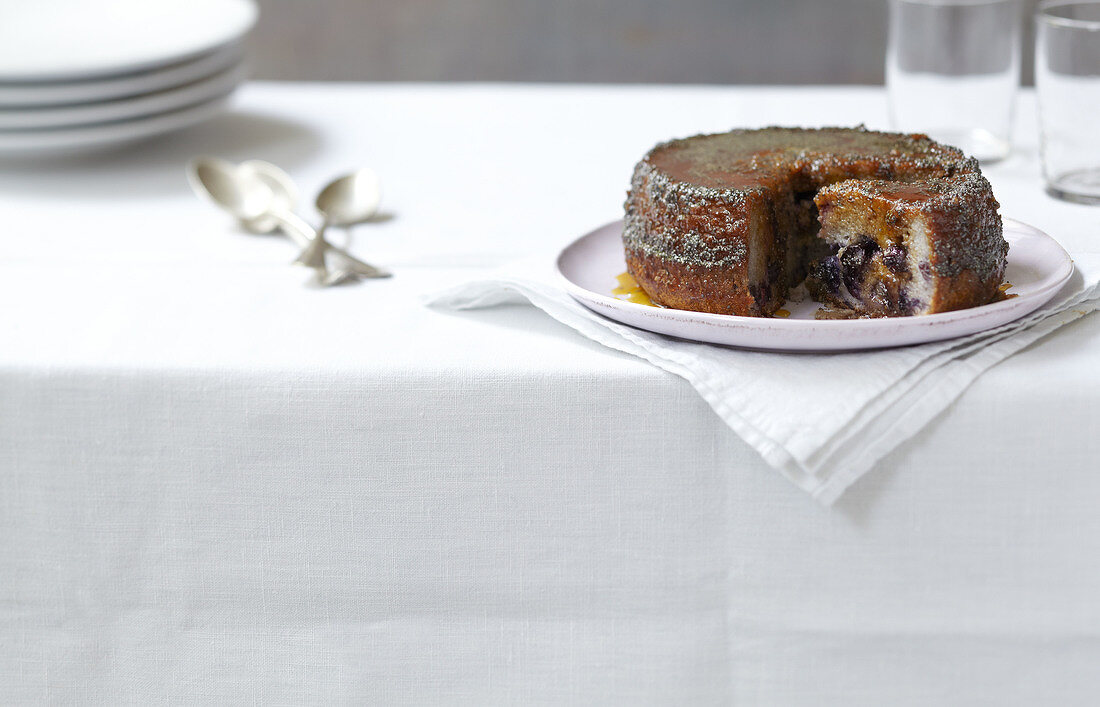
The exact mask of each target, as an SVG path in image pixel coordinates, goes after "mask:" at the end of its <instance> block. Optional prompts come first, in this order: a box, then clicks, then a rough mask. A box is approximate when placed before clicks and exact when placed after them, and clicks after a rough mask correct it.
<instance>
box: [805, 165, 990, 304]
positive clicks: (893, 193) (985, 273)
mask: <svg viewBox="0 0 1100 707" xmlns="http://www.w3.org/2000/svg"><path fill="white" fill-rule="evenodd" d="M814 203H815V204H816V205H817V209H818V218H819V219H820V221H821V229H820V231H819V232H818V237H819V238H820V239H822V240H823V241H824V242H825V244H826V245H827V246H828V249H829V252H828V253H827V254H826V255H825V256H823V257H821V258H819V259H818V260H816V261H815V262H814V263H813V264H812V265H811V266H810V276H809V278H808V279H807V286H808V287H809V289H810V292H811V293H812V294H813V295H814V297H815V299H818V300H819V301H822V302H824V303H826V304H828V305H831V306H832V307H833V310H832V311H829V310H826V311H825V312H824V315H825V316H827V317H843V316H851V317H868V316H871V317H884V316H885V317H896V316H909V315H914V314H933V313H935V312H947V311H951V310H955V309H962V308H965V307H973V306H974V305H975V304H980V303H984V302H990V301H992V300H993V299H995V298H996V297H997V295H998V294H999V292H998V288H999V286H1000V284H1001V280H1002V279H1003V277H1004V267H1005V256H1006V254H1007V252H1008V244H1007V243H1006V242H1005V240H1004V238H1003V237H1002V235H1001V219H1000V216H999V215H998V213H997V208H998V204H997V201H996V199H994V198H993V193H992V190H991V189H990V187H989V182H988V181H987V180H986V179H985V177H983V176H981V175H980V174H975V173H971V174H964V175H959V176H955V177H952V178H949V179H925V180H921V181H920V182H919V183H913V184H906V183H901V182H894V181H883V180H845V181H842V182H838V183H836V184H832V185H830V186H826V187H824V188H822V189H821V190H820V191H819V192H818V193H817V196H816V197H815V198H814Z"/></svg>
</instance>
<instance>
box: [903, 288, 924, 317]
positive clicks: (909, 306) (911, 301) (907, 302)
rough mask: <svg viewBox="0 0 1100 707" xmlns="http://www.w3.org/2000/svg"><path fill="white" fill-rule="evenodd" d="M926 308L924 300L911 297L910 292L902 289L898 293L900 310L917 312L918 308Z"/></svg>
mask: <svg viewBox="0 0 1100 707" xmlns="http://www.w3.org/2000/svg"><path fill="white" fill-rule="evenodd" d="M921 309H924V302H922V301H920V300H919V299H916V298H915V297H914V298H910V297H909V293H908V292H907V291H905V290H902V291H901V292H899V293H898V310H899V311H902V312H916V311H917V310H921Z"/></svg>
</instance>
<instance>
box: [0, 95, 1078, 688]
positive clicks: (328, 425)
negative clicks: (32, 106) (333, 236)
mask: <svg viewBox="0 0 1100 707" xmlns="http://www.w3.org/2000/svg"><path fill="white" fill-rule="evenodd" d="M1020 108H1021V110H1020V111H1019V113H1020V115H1019V118H1020V120H1019V123H1020V125H1019V129H1018V131H1017V142H1018V147H1017V150H1016V151H1015V152H1014V154H1013V156H1012V157H1011V158H1010V159H1009V160H1007V161H1006V162H1004V163H1002V164H999V165H995V166H992V167H990V168H989V169H988V170H986V171H987V174H988V176H989V178H990V180H991V181H992V182H993V185H994V189H995V190H996V193H997V194H998V197H999V198H1000V200H1001V203H1002V205H1003V213H1004V214H1005V215H1008V216H1013V217H1015V218H1019V219H1021V220H1023V221H1025V222H1029V223H1032V224H1034V225H1036V226H1038V227H1040V228H1043V227H1048V228H1049V227H1050V226H1049V224H1052V223H1058V224H1063V226H1062V227H1061V229H1062V230H1060V231H1059V232H1056V233H1052V235H1054V236H1056V237H1057V238H1058V239H1059V240H1060V241H1062V242H1063V244H1064V245H1065V246H1066V247H1067V249H1069V250H1071V252H1072V251H1075V250H1076V251H1078V252H1084V251H1091V252H1096V251H1097V250H1100V210H1098V209H1090V208H1088V207H1083V206H1074V205H1070V204H1064V203H1061V202H1057V201H1054V200H1052V199H1051V198H1049V197H1047V196H1046V195H1045V194H1044V193H1043V192H1042V189H1041V184H1040V179H1039V173H1038V164H1037V149H1036V131H1035V120H1034V101H1033V99H1032V97H1031V96H1030V95H1025V96H1024V100H1023V101H1022V102H1021V106H1020ZM858 122H865V123H867V124H868V125H869V126H871V127H883V126H884V125H885V97H884V94H883V92H882V91H881V90H880V89H854V88H844V89H797V90H795V89H739V88H728V87H711V88H699V87H683V88H668V87H614V88H608V87H576V86H541V87H525V86H431V85H416V86H410V85H387V86H377V85H375V86H362V85H309V84H262V83H261V84H254V85H251V86H249V87H247V88H246V89H245V90H244V92H243V93H242V95H241V96H240V97H239V100H238V101H237V105H236V108H235V110H234V112H233V113H232V114H231V115H227V116H225V117H223V118H220V119H217V120H215V121H213V122H211V123H209V124H207V125H205V126H202V127H199V128H196V129H192V130H190V131H187V132H185V133H181V134H179V135H176V136H173V137H170V138H168V139H166V140H163V141H161V142H159V143H154V144H148V145H143V146H140V147H139V148H137V149H133V150H129V151H126V152H123V153H115V154H111V155H106V156H104V155H100V156H89V157H84V158H75V159H67V160H48V161H39V162H32V163H21V164H3V165H0V215H3V221H2V222H0V223H2V226H0V228H2V235H0V238H2V239H3V240H2V243H3V250H2V251H0V302H3V307H0V332H3V343H2V345H0V702H3V703H5V704H14V703H34V702H56V703H104V704H117V703H149V702H165V701H167V702H181V703H194V702H198V703H238V702H255V703H302V702H307V703H341V702H357V703H375V704H394V703H397V704H430V703H464V704H510V703H532V702H533V703H586V704H639V703H642V704H644V703H653V704H685V703H693V704H720V703H730V702H733V703H738V704H765V705H801V704H821V703H831V704H844V705H864V704H866V705H881V704H914V705H925V704H944V703H950V704H983V705H984V704H990V705H992V704H1090V703H1094V702H1095V701H1096V698H1097V696H1098V695H1100V671H1097V670H1096V666H1097V665H1100V601H1097V597H1098V596H1100V513H1098V512H1097V508H1098V507H1100V474H1098V471H1100V461H1098V460H1100V405H1098V401H1100V317H1087V318H1085V319H1083V320H1081V321H1079V322H1077V323H1075V324H1071V325H1069V326H1067V327H1065V328H1063V329H1061V330H1059V331H1058V332H1056V333H1055V334H1054V335H1052V336H1051V337H1049V338H1048V339H1046V340H1044V341H1042V342H1040V343H1038V344H1037V345H1034V346H1032V347H1030V348H1028V349H1026V350H1025V351H1023V352H1022V353H1020V354H1018V355H1016V356H1014V357H1013V358H1010V359H1009V360H1007V361H1006V362H1004V363H1003V364H1001V365H999V366H997V367H995V368H993V369H992V370H990V371H989V372H988V373H986V374H985V375H984V376H982V377H981V378H979V379H978V380H977V382H976V383H975V384H974V385H973V386H972V388H971V389H970V390H968V391H967V392H966V393H965V394H964V395H963V397H962V398H961V399H960V400H959V401H958V402H957V403H956V404H955V405H954V406H952V407H951V408H950V409H949V410H948V411H947V412H946V413H945V414H944V415H942V416H941V417H940V418H939V419H937V420H936V421H934V422H933V423H932V424H931V425H930V426H929V427H927V428H926V429H924V430H922V431H921V432H920V433H918V434H917V435H916V436H915V437H914V438H913V439H911V440H909V441H907V442H906V443H904V444H903V445H902V446H901V447H900V448H899V449H898V450H897V451H895V452H894V453H893V454H891V455H890V456H888V457H887V458H886V459H885V460H884V461H883V462H882V463H881V464H880V465H879V468H877V469H875V470H873V471H872V472H871V473H869V474H868V475H867V477H865V478H864V479H863V480H861V481H860V482H859V483H857V484H856V486H855V487H853V488H852V489H851V490H850V491H849V492H848V494H847V495H845V496H844V497H843V498H841V500H840V501H839V502H838V503H837V504H836V505H835V506H834V507H832V508H828V509H826V508H822V507H819V506H818V505H816V504H815V503H814V502H813V501H812V500H810V499H809V498H808V497H806V496H805V495H804V494H802V493H800V492H798V491H797V490H796V489H794V488H793V487H791V486H790V485H789V483H788V482H787V481H785V480H784V479H782V478H780V477H779V475H777V474H776V473H775V472H774V471H772V470H770V469H768V468H767V467H766V465H765V464H764V463H763V462H762V461H761V459H759V458H758V457H757V456H756V455H755V453H754V452H753V451H752V450H751V449H750V448H749V447H748V446H747V445H745V444H744V443H743V442H741V441H740V440H739V439H738V438H737V437H736V436H735V435H734V434H733V433H732V432H731V431H730V430H729V429H728V428H727V427H726V426H725V425H724V424H723V423H722V422H721V421H720V420H719V419H718V418H717V416H716V415H715V414H714V413H713V412H712V411H711V410H710V408H709V407H708V406H707V405H706V403H704V402H703V401H702V399H701V398H699V397H698V395H697V394H696V393H694V391H693V390H692V389H691V388H690V387H689V386H688V385H687V384H686V383H685V382H684V381H682V380H680V379H678V378H676V377H673V376H671V375H669V374H667V373H663V372H661V371H659V370H657V369H656V368H653V367H651V366H649V365H648V364H646V363H645V362H643V361H640V360H638V359H634V358H631V357H629V356H626V355H624V354H619V353H616V352H612V351H609V350H607V349H604V348H602V347H600V346H598V345H596V344H594V343H592V342H590V341H587V340H585V339H583V338H581V337H579V336H577V335H576V334H574V333H573V332H572V331H570V330H568V329H567V328H565V327H563V326H562V325H560V324H557V323H556V322H554V321H552V320H551V319H549V318H548V317H546V316H545V315H543V314H541V313H540V312H538V311H537V310H535V309H533V308H530V307H509V308H505V309H497V310H486V311H477V312H470V313H463V314H456V313H445V312H440V311H434V310H430V309H426V308H424V307H422V306H421V305H420V303H419V301H418V297H419V296H420V295H421V294H423V293H425V292H429V291H432V290H435V289H439V288H442V287H444V286H447V285H450V284H454V283H457V282H460V281H463V280H465V279H468V278H470V277H471V276H472V275H475V274H476V273H477V272H479V271H481V270H483V269H484V268H487V267H490V266H493V265H496V264H499V263H502V262H505V261H506V260H508V259H511V258H513V257H516V256H520V255H523V254H525V253H528V252H531V251H532V250H533V249H535V248H537V247H542V246H545V245H546V244H548V243H553V242H562V243H564V242H567V241H568V240H570V239H572V238H573V237H575V236H576V235H578V234H580V233H583V232H585V231H587V230H589V229H590V228H592V227H594V226H596V225H599V224H601V223H604V222H606V221H609V220H611V219H614V218H617V217H618V215H619V212H620V208H621V202H622V199H623V195H624V191H625V188H626V185H627V181H628V179H629V174H630V170H631V168H632V166H633V164H634V162H635V161H636V160H637V159H638V158H639V157H640V155H641V154H642V153H643V152H644V151H645V150H646V149H648V147H650V146H651V145H652V144H653V143H655V142H657V141H658V140H661V139H665V138H668V137H671V136H676V135H687V134H692V133H697V132H704V131H712V130H722V129H727V128H729V127H732V126H738V125H763V124H769V123H785V124H855V123H858ZM201 153H208V154H217V155H221V156H225V157H228V158H231V159H245V158H248V157H258V158H264V159H268V160H271V161H273V162H276V163H278V164H281V165H283V166H284V167H285V168H287V169H288V170H289V171H290V172H291V173H292V174H293V175H294V176H295V178H296V179H298V180H299V182H300V184H301V185H302V186H303V187H304V191H305V192H306V194H307V196H309V195H311V193H312V192H313V190H315V189H316V188H317V187H319V186H320V185H321V184H322V183H323V182H324V181H325V180H327V179H328V178H329V177H331V176H334V175H336V174H337V173H339V172H341V171H344V170H347V169H349V168H353V167H357V166H360V165H369V166H372V167H374V168H375V169H376V170H378V172H379V173H380V174H381V175H382V176H383V179H384V182H385V186H386V195H385V199H384V208H385V211H386V212H388V213H389V214H392V218H391V219H389V220H387V221H385V222H383V223H378V224H372V225H370V226H364V227H361V228H359V229H357V230H356V231H355V232H354V236H353V239H352V241H351V243H352V248H353V250H354V251H355V252H357V253H359V254H361V255H363V256H364V257H365V258H367V259H369V260H373V261H377V262H379V263H382V264H386V265H390V266H392V268H393V269H394V270H395V271H396V272H397V276H396V277H395V278H393V279H392V280H390V281H374V282H367V283H363V284H361V285H357V286H351V287H345V288H338V289H334V290H318V289H311V288H309V287H306V286H304V285H303V284H302V283H303V282H304V281H305V280H306V275H305V273H304V272H303V271H301V270H298V269H294V268H291V267H289V266H288V265H287V264H286V263H287V261H288V260H290V258H291V257H292V256H293V250H292V249H291V248H290V246H289V244H288V243H286V242H285V241H283V240H281V239H278V238H274V237H256V236H247V235H243V234H239V233H237V232H236V231H235V230H234V229H233V227H232V224H231V223H229V221H228V220H227V219H226V218H224V217H223V216H222V215H221V214H219V213H217V212H215V211H214V210H213V209H212V208H211V207H209V206H208V205H206V204H203V203H200V202H199V201H197V200H196V199H195V198H194V197H193V196H192V195H191V193H190V192H189V190H188V188H187V185H186V183H185V181H184V177H183V164H184V163H185V161H186V160H187V159H188V158H190V157H191V156H193V155H196V154H201ZM1064 224H1074V225H1075V226H1076V227H1074V228H1066V227H1065V226H1064Z"/></svg>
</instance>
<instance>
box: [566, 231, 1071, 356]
mask: <svg viewBox="0 0 1100 707" xmlns="http://www.w3.org/2000/svg"><path fill="white" fill-rule="evenodd" d="M1002 222H1003V223H1004V224H1006V225H1009V224H1011V226H1012V227H1013V228H1015V229H1017V230H1022V231H1025V232H1031V234H1032V235H1035V236H1038V237H1040V238H1043V239H1045V240H1046V241H1048V243H1049V244H1051V245H1053V246H1055V247H1056V248H1057V249H1058V251H1059V252H1060V253H1061V255H1062V256H1063V257H1062V262H1061V263H1060V265H1059V267H1058V268H1057V270H1054V271H1053V272H1052V273H1051V276H1050V277H1051V279H1050V282H1048V283H1045V284H1043V285H1042V286H1041V287H1040V288H1039V289H1038V290H1037V291H1035V292H1032V293H1030V294H1029V295H1028V298H1027V300H1026V301H1027V302H1028V303H1029V305H1030V304H1034V306H1033V307H1030V308H1028V307H1021V306H1020V302H1019V301H1018V300H1016V298H1011V299H1006V300H1001V301H999V302H991V303H989V304H984V305H980V306H978V307H969V308H967V309H960V310H954V311H951V312H939V313H935V314H926V315H921V316H919V317H889V318H876V319H809V320H808V319H783V318H774V317H744V316H740V315H735V314H714V313H711V312H694V311H691V310H679V309H671V308H658V309H655V308H654V307H650V306H647V305H643V304H638V303H636V302H630V301H627V300H621V299H618V298H617V297H612V296H611V295H610V294H603V293H599V292H593V291H591V290H588V289H586V288H584V287H582V286H580V285H578V284H577V283H574V282H573V281H572V280H570V279H569V277H568V276H567V275H566V274H565V272H564V270H563V268H562V262H563V260H564V259H565V257H566V255H567V254H568V252H569V251H570V250H572V249H573V248H575V247H576V246H578V245H579V244H580V243H581V242H582V241H584V240H586V239H589V238H596V237H599V236H601V235H603V232H604V231H606V230H608V229H612V228H615V229H619V230H620V231H621V228H622V223H623V220H622V219H616V220H613V221H609V222H607V223H604V224H603V225H601V226H599V227H597V228H594V229H592V230H591V231H589V232H587V233H585V234H584V235H582V236H580V237H578V238H576V239H574V240H573V241H571V242H570V243H568V244H567V245H566V246H565V247H564V248H562V249H561V251H559V253H558V255H557V257H556V258H555V260H554V270H555V273H556V275H557V278H558V280H559V281H560V282H561V283H562V285H563V289H565V291H566V292H567V293H568V294H569V295H570V296H571V297H573V299H575V300H577V301H578V302H580V303H581V304H582V305H584V306H585V307H586V308H588V309H590V310H592V311H594V312H596V313H597V314H600V315H601V316H607V315H605V314H603V313H602V312H599V311H597V310H595V309H592V307H590V306H589V305H588V303H587V302H585V299H589V300H592V301H594V302H596V303H598V304H601V305H603V307H605V308H607V309H609V310H616V309H618V310H623V311H625V312H628V313H633V314H636V315H640V316H642V317H645V318H649V319H652V318H654V312H662V313H668V312H673V313H675V312H683V313H684V314H683V315H682V317H684V318H690V323H692V324H703V325H705V326H707V327H713V328H715V329H720V330H725V331H730V330H734V329H740V330H743V331H752V332H756V333H760V332H767V331H780V332H784V331H785V332H791V331H808V330H809V331H813V330H821V331H827V330H836V331H867V330H870V331H876V330H881V331H883V332H884V333H885V332H888V331H897V330H899V329H914V328H917V329H933V328H935V327H936V325H937V324H948V323H950V324H956V325H960V324H963V323H965V322H967V321H969V320H973V319H979V318H981V319H984V318H986V317H989V316H990V315H991V314H993V315H996V314H997V313H1001V312H1006V313H1007V312H1011V311H1012V310H1015V309H1020V310H1021V311H1020V313H1019V314H1018V315H1017V316H1014V317H1011V318H1010V319H1007V320H1006V321H1001V322H999V323H996V324H991V325H990V326H988V327H980V328H976V329H972V330H969V331H966V332H961V333H951V334H948V335H945V336H940V337H930V338H927V339H922V340H921V341H914V342H910V343H908V344H882V343H865V344H862V345H858V344H857V345H856V346H852V345H847V346H844V347H833V346H829V345H824V346H822V345H820V344H822V343H823V342H817V344H818V346H817V348H809V347H807V348H802V347H789V346H782V345H777V342H769V341H761V342H760V343H759V344H758V345H752V344H723V345H729V346H739V347H742V348H753V349H771V350H783V351H791V352H795V351H803V352H806V351H814V350H816V351H841V350H860V349H874V348H890V347H896V346H908V345H913V344H917V343H928V342H932V341H941V340H946V339H953V338H958V337H961V336H967V335H969V334H974V333H978V332H981V331H985V330H987V329H992V328H996V327H997V326H1003V325H1004V324H1008V323H1010V322H1013V321H1016V320H1017V319H1020V318H1021V317H1024V316H1027V315H1028V314H1030V313H1031V312H1034V311H1035V310H1037V309H1039V308H1040V307H1042V306H1043V305H1044V304H1046V303H1047V302H1049V301H1050V299H1051V298H1052V297H1053V296H1054V295H1055V294H1057V292H1058V291H1059V290H1060V289H1061V288H1062V287H1063V286H1065V284H1066V283H1067V282H1068V281H1069V280H1070V278H1072V277H1073V272H1074V270H1075V267H1074V264H1073V258H1072V257H1071V256H1070V254H1069V253H1068V252H1067V251H1066V249H1065V248H1064V247H1062V244H1061V243H1059V242H1058V241H1057V239H1055V238H1053V237H1052V236H1051V235H1050V234H1048V233H1046V232H1045V231H1043V230H1041V229H1039V228H1037V227H1035V226H1032V225H1031V224H1028V223H1025V222H1023V221H1020V220H1019V219H1015V218H1010V217H1002ZM1009 258H1011V251H1009ZM608 318H609V319H615V318H614V317H608ZM664 318H669V316H668V315H667V314H666V315H665V317H664ZM671 319H673V320H675V321H684V319H681V316H680V315H676V314H673V315H671ZM615 321H618V322H619V323H621V324H624V325H626V326H634V327H635V328H640V329H644V327H638V326H636V325H634V324H629V323H627V322H623V321H621V320H617V319H615ZM685 323H688V322H686V321H685ZM940 328H941V329H942V328H943V327H940ZM647 331H653V330H651V329H647ZM654 333H659V334H662V335H664V336H677V337H678V338H685V339H690V338H691V337H686V336H680V335H676V334H665V333H664V332H654ZM692 340H695V341H701V339H692ZM710 343H714V342H710ZM807 343H813V342H807Z"/></svg>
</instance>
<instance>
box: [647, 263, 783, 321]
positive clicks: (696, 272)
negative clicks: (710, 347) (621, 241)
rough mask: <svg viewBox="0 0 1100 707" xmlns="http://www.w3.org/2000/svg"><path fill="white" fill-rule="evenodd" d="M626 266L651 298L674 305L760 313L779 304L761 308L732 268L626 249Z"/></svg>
mask: <svg viewBox="0 0 1100 707" xmlns="http://www.w3.org/2000/svg"><path fill="white" fill-rule="evenodd" d="M626 266H627V269H628V270H629V271H630V273H631V274H632V275H633V276H634V279H635V280H637V281H638V284H639V285H640V286H641V288H642V289H643V290H645V291H646V293H647V294H649V296H650V299H652V300H653V301H654V302H656V303H657V304H661V305H664V306H666V307H672V308H673V309H686V310H690V311H692V312H711V313H713V314H741V315H743V316H753V317H762V316H768V315H770V314H772V313H773V312H774V311H775V309H778V308H779V305H775V307H774V308H773V309H771V310H770V311H764V310H762V309H760V307H759V305H758V304H757V301H756V298H755V297H753V295H752V293H750V292H749V290H748V288H747V287H746V286H745V278H744V277H743V276H739V273H738V272H737V271H736V270H734V269H730V268H721V267H701V266H689V265H682V264H680V263H677V262H675V261H673V260H668V259H665V258H653V257H648V256H646V255H644V254H642V253H640V252H639V251H630V250H628V251H627V252H626ZM654 292H659V293H660V294H659V295H654V294H653V293H654ZM745 312H749V313H750V314H744V313H745Z"/></svg>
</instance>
